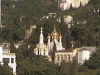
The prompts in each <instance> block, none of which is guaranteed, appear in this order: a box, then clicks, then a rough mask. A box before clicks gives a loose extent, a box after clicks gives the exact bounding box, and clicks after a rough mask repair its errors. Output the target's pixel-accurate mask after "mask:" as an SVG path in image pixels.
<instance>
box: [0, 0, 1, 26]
mask: <svg viewBox="0 0 100 75" xmlns="http://www.w3.org/2000/svg"><path fill="white" fill-rule="evenodd" d="M0 27H1V0H0Z"/></svg>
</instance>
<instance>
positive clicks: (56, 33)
mask: <svg viewBox="0 0 100 75" xmlns="http://www.w3.org/2000/svg"><path fill="white" fill-rule="evenodd" d="M51 36H52V37H56V38H57V37H58V36H59V34H58V32H57V31H56V29H55V27H54V31H53V32H52V33H51Z"/></svg>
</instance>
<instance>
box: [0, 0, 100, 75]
mask: <svg viewBox="0 0 100 75" xmlns="http://www.w3.org/2000/svg"><path fill="white" fill-rule="evenodd" d="M98 10H99V11H100V0H90V2H89V4H88V5H86V6H85V7H80V8H78V9H75V8H71V9H70V10H66V11H61V10H59V9H58V8H57V0H19V1H14V0H2V25H3V26H4V27H3V28H0V42H11V50H12V52H15V53H16V57H17V60H16V62H17V74H18V75H100V48H99V46H100V22H99V21H100V12H98ZM50 12H54V13H57V16H56V17H51V18H49V19H42V20H41V17H43V16H45V15H48V13H50ZM65 15H71V16H72V17H73V18H74V21H73V25H72V27H71V28H68V25H67V24H65V23H64V20H63V16H65ZM58 17H61V22H60V23H59V22H57V20H56V19H57V18H58ZM54 24H55V26H56V29H57V31H58V32H61V33H62V36H63V45H64V46H65V47H66V48H71V41H74V42H75V46H74V47H80V46H97V47H98V50H97V51H96V52H95V53H93V54H92V55H91V58H90V60H88V61H86V62H85V63H84V64H83V65H82V66H80V65H78V64H77V61H76V60H75V59H74V60H73V62H68V63H65V62H64V61H63V62H62V63H61V66H57V65H55V64H54V63H53V62H49V61H48V60H47V59H45V57H42V56H36V55H34V53H33V49H34V47H35V45H36V44H37V43H38V39H39V33H40V27H41V26H42V27H43V28H44V31H43V33H44V37H45V40H44V41H45V42H47V39H46V37H47V36H48V33H51V31H52V30H53V27H54ZM30 25H32V26H33V25H36V26H37V28H36V29H35V30H34V31H33V33H32V36H31V37H30V38H29V39H28V41H27V42H26V44H25V45H23V46H20V48H18V49H16V48H15V47H14V44H13V43H16V42H18V41H21V40H23V39H24V37H25V30H26V29H27V28H29V27H30ZM28 44H31V47H30V49H29V48H28ZM5 68H6V69H5ZM0 74H2V75H3V74H5V75H6V74H8V75H12V74H11V71H10V68H9V67H8V66H7V65H5V67H2V66H0Z"/></svg>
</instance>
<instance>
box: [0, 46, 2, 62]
mask: <svg viewBox="0 0 100 75" xmlns="http://www.w3.org/2000/svg"><path fill="white" fill-rule="evenodd" d="M1 61H2V47H1V46H0V62H1Z"/></svg>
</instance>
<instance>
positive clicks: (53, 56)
mask: <svg viewBox="0 0 100 75" xmlns="http://www.w3.org/2000/svg"><path fill="white" fill-rule="evenodd" d="M47 39H48V42H47V44H45V43H44V36H43V28H42V27H41V32H40V37H39V43H38V44H37V45H36V48H35V49H34V53H35V54H36V55H41V56H46V57H47V58H48V60H49V61H54V62H55V64H58V65H60V63H61V62H62V61H63V60H64V61H66V62H68V61H72V59H73V57H74V56H75V55H76V49H70V50H66V49H65V48H64V47H63V45H62V36H61V33H58V32H57V31H56V29H55V27H54V30H53V32H52V33H51V34H49V35H48V37H47Z"/></svg>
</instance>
